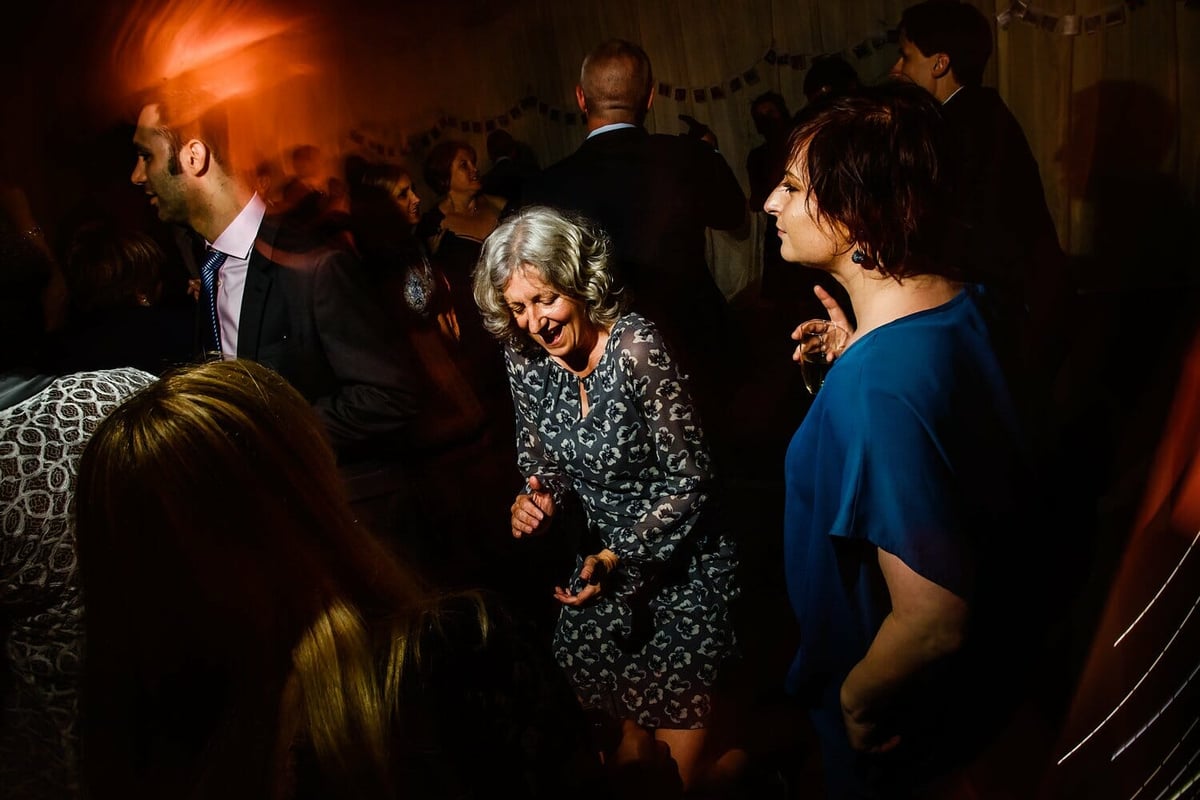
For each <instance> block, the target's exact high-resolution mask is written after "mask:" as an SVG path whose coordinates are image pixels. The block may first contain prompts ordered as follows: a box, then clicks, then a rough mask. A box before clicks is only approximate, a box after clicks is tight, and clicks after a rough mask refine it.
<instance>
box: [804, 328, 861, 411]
mask: <svg viewBox="0 0 1200 800" xmlns="http://www.w3.org/2000/svg"><path fill="white" fill-rule="evenodd" d="M792 337H793V338H796V339H799V340H800V344H799V346H798V347H797V348H796V353H795V355H794V356H793V358H795V359H796V360H797V361H799V362H800V374H801V375H802V376H803V377H804V386H805V387H806V388H807V389H808V391H809V393H810V394H814V395H815V394H816V393H817V391H818V390H820V388H821V385H822V384H823V383H825V375H826V373H828V372H829V367H830V366H831V365H832V364H833V361H834V359H836V358H837V357H838V356H840V355H841V354H842V351H843V350H844V349H846V344H847V342H849V341H850V333H849V331H847V330H846V329H845V328H843V327H842V326H840V325H837V324H836V323H833V322H830V321H829V320H827V319H810V320H808V321H807V322H802V323H800V326H799V327H798V328H797V329H796V333H795V334H793V335H792Z"/></svg>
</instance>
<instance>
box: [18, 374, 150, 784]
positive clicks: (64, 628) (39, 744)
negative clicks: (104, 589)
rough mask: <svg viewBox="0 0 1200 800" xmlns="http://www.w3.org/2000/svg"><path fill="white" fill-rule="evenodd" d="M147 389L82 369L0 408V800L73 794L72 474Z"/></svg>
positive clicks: (76, 674)
mask: <svg viewBox="0 0 1200 800" xmlns="http://www.w3.org/2000/svg"><path fill="white" fill-rule="evenodd" d="M153 381H154V376H153V375H149V374H147V373H144V372H140V371H138V370H136V369H119V370H111V371H106V372H84V373H79V374H76V375H70V376H68V377H65V378H60V379H58V380H56V381H54V382H52V383H51V384H50V385H49V386H47V387H46V388H45V389H43V390H42V391H41V392H40V393H38V394H36V395H34V396H33V397H31V398H29V399H27V400H25V401H24V402H21V403H18V404H17V405H15V406H13V407H11V408H7V409H3V410H0V637H2V638H0V643H2V644H3V647H4V652H3V657H2V659H0V677H2V678H3V680H0V688H2V689H3V694H2V696H0V797H21V798H27V797H28V798H43V797H44V798H63V797H73V796H75V795H77V794H78V771H77V765H76V747H77V729H76V724H75V718H76V715H77V711H78V700H79V698H78V691H79V678H80V656H81V652H80V651H81V649H82V643H83V620H82V618H81V616H80V615H81V604H80V597H79V579H78V576H77V574H76V563H75V530H74V523H73V521H72V519H71V518H70V514H69V507H70V503H71V497H72V495H73V493H74V490H75V470H76V467H77V466H78V464H79V456H80V454H82V452H83V447H84V445H85V444H86V443H87V440H88V437H89V436H91V434H92V432H93V431H94V430H95V429H96V426H97V425H98V424H99V423H100V420H101V419H103V418H104V417H105V416H106V415H107V414H108V413H109V412H110V411H112V410H113V409H114V408H116V406H117V405H118V404H120V403H121V402H122V401H123V400H124V399H125V398H126V397H128V396H129V395H131V394H133V393H134V392H135V391H136V390H138V389H140V388H142V387H143V386H146V385H148V384H150V383H152V382H153Z"/></svg>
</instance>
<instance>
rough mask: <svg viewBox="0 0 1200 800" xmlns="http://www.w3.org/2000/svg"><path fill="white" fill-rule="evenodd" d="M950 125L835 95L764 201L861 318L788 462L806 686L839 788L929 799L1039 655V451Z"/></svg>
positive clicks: (917, 107) (791, 564)
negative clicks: (968, 222)
mask: <svg viewBox="0 0 1200 800" xmlns="http://www.w3.org/2000/svg"><path fill="white" fill-rule="evenodd" d="M941 127H942V119H941V114H940V109H939V107H938V104H937V102H936V101H935V100H934V99H933V98H932V97H930V96H929V95H928V93H926V92H924V91H923V90H922V89H921V88H920V87H917V86H914V85H911V84H900V83H896V84H890V85H886V86H879V87H875V88H871V89H865V90H861V91H859V92H855V93H852V94H850V95H846V96H842V97H839V98H836V99H833V100H830V101H827V102H825V103H824V104H822V105H820V106H819V107H817V108H816V109H815V110H814V111H812V112H810V113H809V114H807V115H806V117H805V118H804V119H803V120H802V121H801V122H799V123H798V125H797V127H796V129H795V130H794V131H793V133H792V138H791V157H790V160H789V164H788V167H787V170H786V172H785V175H784V179H783V182H782V183H781V184H780V185H779V186H778V187H777V188H776V189H775V191H774V192H773V193H772V194H771V196H770V197H769V198H768V200H767V203H766V205H765V209H766V211H767V212H768V213H770V214H772V215H773V216H774V217H775V218H776V221H777V227H778V230H779V236H780V237H781V240H782V241H781V246H782V253H783V257H784V258H785V259H786V260H788V261H791V262H797V263H801V264H805V265H808V266H812V267H816V268H818V269H821V270H824V271H826V272H828V273H830V274H831V275H832V276H833V277H834V278H835V279H836V280H837V281H838V282H839V283H840V284H842V286H844V287H845V288H846V291H847V292H848V294H849V296H850V299H851V302H852V303H853V308H854V312H855V314H856V316H857V321H858V325H857V329H856V330H855V331H854V332H853V333H852V335H851V337H850V340H849V344H848V345H847V347H846V348H845V349H844V351H843V352H842V353H840V354H839V355H838V356H837V359H836V361H834V363H833V365H832V367H831V368H830V370H829V373H828V375H827V377H826V378H825V383H824V385H823V386H822V387H821V388H820V390H819V392H818V393H817V395H816V397H815V399H814V401H813V404H812V407H811V408H810V410H809V412H808V414H807V415H806V417H805V419H804V422H803V424H802V425H801V426H800V429H799V430H798V431H797V432H796V434H795V436H794V438H793V439H792V442H791V445H790V447H789V449H788V452H787V457H786V506H785V570H786V574H787V582H788V593H789V597H790V600H791V603H792V607H793V610H794V612H795V614H796V618H797V621H798V623H799V626H800V637H801V638H800V647H799V650H798V652H797V654H796V657H795V660H794V661H793V664H792V667H791V670H790V673H789V675H788V688H789V689H790V691H792V692H793V693H794V694H795V695H797V696H798V697H799V698H800V699H801V700H802V701H803V702H804V703H805V704H807V706H808V707H809V709H810V718H811V719H812V721H813V723H814V726H815V728H816V730H817V733H818V735H819V738H820V742H821V748H822V756H823V761H824V765H825V780H826V786H827V788H828V790H829V794H830V796H832V797H878V796H885V797H907V796H910V795H911V794H916V793H919V792H922V791H925V790H927V789H928V787H929V784H930V782H931V781H934V780H936V779H938V778H939V776H943V775H944V773H946V772H948V771H949V770H950V769H951V767H952V766H953V765H954V764H955V763H956V761H961V760H962V759H965V758H966V757H967V756H969V755H970V753H971V750H972V749H973V748H975V747H977V746H978V745H979V744H980V742H981V741H982V740H983V739H984V738H986V735H987V734H988V732H989V731H991V730H994V728H995V719H994V712H998V711H999V710H1000V709H1001V708H1002V707H1003V706H1004V704H1005V702H1006V700H1007V699H1008V694H1007V691H1006V690H1008V689H1011V688H1013V687H1015V686H1017V685H1018V682H1017V681H1016V680H1015V678H1016V673H1015V672H1014V671H1013V670H1012V669H1011V668H1012V666H1013V663H1014V662H1013V659H1014V658H1019V657H1020V656H1021V654H1022V653H1023V652H1028V648H1027V645H1028V644H1029V638H1030V637H1029V632H1028V630H1027V629H1022V627H1021V625H1022V622H1023V621H1024V620H1025V618H1024V616H1023V615H1022V613H1021V611H1020V609H1021V606H1022V603H1024V602H1026V600H1027V597H1028V595H1029V594H1030V592H1029V591H1028V590H1029V588H1030V586H1029V581H1028V579H1027V576H1028V570H1027V569H1023V565H1024V564H1027V563H1029V562H1030V561H1031V559H1030V554H1031V552H1032V551H1033V548H1034V547H1035V545H1034V544H1032V543H1029V542H1027V541H1026V540H1025V539H1026V536H1027V533H1028V531H1029V530H1030V528H1031V522H1033V520H1032V519H1031V518H1030V514H1029V512H1028V510H1027V501H1028V498H1029V496H1030V494H1029V471H1028V460H1027V458H1026V449H1025V448H1024V447H1023V446H1022V441H1023V438H1022V435H1021V431H1020V426H1019V425H1018V423H1017V418H1016V414H1015V413H1014V410H1013V403H1012V400H1011V397H1010V394H1009V390H1008V387H1007V385H1006V381H1005V379H1004V376H1003V374H1002V371H1001V369H1000V366H999V364H998V361H997V358H996V355H995V353H994V352H993V348H992V344H991V337H990V333H989V330H988V326H987V324H986V320H987V315H986V314H985V313H984V308H985V306H984V304H983V301H982V299H981V295H980V293H979V292H978V291H977V290H976V288H975V287H973V286H970V285H968V284H966V283H963V282H961V279H960V276H957V275H956V274H955V273H954V271H953V267H954V263H953V262H954V259H953V258H952V257H947V254H948V253H950V252H951V251H950V250H949V248H948V245H947V242H949V241H950V232H951V231H952V230H953V229H954V228H953V224H952V222H951V217H950V213H949V212H950V209H948V208H947V207H946V205H945V204H944V202H943V200H942V198H943V194H942V189H941V187H942V183H943V175H944V173H945V171H946V169H947V167H948V165H947V164H945V163H943V162H942V160H941V159H940V153H941V146H940V138H941ZM818 294H819V295H820V294H821V292H819V291H818ZM822 300H823V301H824V302H825V304H826V306H827V307H828V308H830V310H831V312H832V313H833V316H834V317H835V319H838V318H839V316H840V311H839V309H838V308H837V306H836V304H834V303H833V301H832V299H831V298H829V296H828V295H822ZM841 321H843V322H844V318H842V319H841ZM797 355H799V354H797ZM1021 559H1024V561H1022V560H1021ZM1014 585H1020V586H1021V588H1022V590H1023V591H1014Z"/></svg>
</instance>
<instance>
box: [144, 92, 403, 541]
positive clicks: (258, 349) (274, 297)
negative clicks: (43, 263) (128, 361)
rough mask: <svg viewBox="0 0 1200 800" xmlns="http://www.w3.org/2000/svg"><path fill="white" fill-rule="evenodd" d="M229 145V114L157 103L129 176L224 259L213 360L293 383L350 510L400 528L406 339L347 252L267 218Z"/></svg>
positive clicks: (190, 98) (203, 325) (205, 308)
mask: <svg viewBox="0 0 1200 800" xmlns="http://www.w3.org/2000/svg"><path fill="white" fill-rule="evenodd" d="M228 141H229V137H228V120H227V119H225V118H224V114H223V110H222V109H221V107H220V106H219V105H217V104H213V103H212V102H211V99H210V98H207V97H205V96H203V95H200V94H194V93H189V92H186V91H179V92H172V93H170V94H165V93H164V94H163V95H161V96H157V97H155V98H153V100H152V102H149V103H147V104H146V105H145V106H144V107H143V108H142V110H141V113H140V115H139V117H138V122H137V129H136V131H135V134H134V138H133V143H134V146H135V148H136V150H137V163H136V164H135V166H134V169H133V174H132V175H131V176H130V177H131V180H132V181H133V183H134V184H136V185H138V186H140V187H142V188H143V189H144V190H145V192H146V194H147V195H148V196H149V197H150V202H151V204H152V205H154V206H155V208H156V209H157V211H158V216H159V218H160V219H162V220H163V221H165V222H170V223H175V224H179V225H186V226H188V227H189V228H191V230H193V231H194V232H195V233H196V234H197V235H198V236H199V237H201V238H203V240H204V242H205V243H206V245H207V254H212V253H214V251H215V252H216V253H219V254H220V255H219V256H217V258H216V259H215V260H217V261H219V262H220V264H219V265H218V267H217V269H216V272H215V275H216V279H215V280H214V281H210V282H209V288H207V289H206V290H205V291H204V293H203V294H202V297H201V301H200V304H199V309H198V316H199V318H200V325H199V327H200V329H201V335H202V337H204V340H205V341H204V345H205V346H204V348H203V349H205V350H209V351H213V350H216V351H218V352H220V353H221V354H222V355H223V356H224V357H225V358H233V357H235V356H236V357H239V358H248V359H252V360H255V361H258V362H260V363H262V364H265V365H266V366H269V367H271V368H272V369H275V370H276V371H277V372H279V373H280V374H281V375H283V377H285V378H286V379H287V380H288V381H289V382H290V383H292V385H293V386H295V387H296V389H297V390H299V391H300V393H301V394H303V395H304V396H305V397H306V398H307V399H308V400H309V401H310V402H311V403H312V404H313V407H314V408H315V409H316V411H317V414H318V415H319V416H320V417H321V419H322V421H323V422H324V424H325V430H326V431H327V433H328V435H329V439H330V442H331V443H332V444H333V446H334V449H335V451H336V452H337V454H338V459H339V463H340V465H341V466H342V470H343V475H344V477H346V479H347V488H348V490H349V491H350V494H351V500H352V501H354V502H355V504H356V507H357V508H358V509H359V510H360V511H361V512H362V513H363V514H364V516H365V517H366V518H367V519H368V520H369V521H370V522H372V523H374V524H375V525H376V526H377V527H380V528H382V529H395V527H396V526H397V525H398V524H400V519H399V516H398V515H399V514H400V513H401V511H400V506H399V499H398V498H399V496H400V494H401V493H402V489H403V486H402V483H403V479H402V471H400V470H399V469H398V467H397V465H396V464H395V463H394V462H395V453H396V452H397V447H396V443H397V439H398V437H399V436H400V435H401V434H402V433H403V431H404V429H405V427H406V425H407V424H408V423H409V421H410V420H411V419H412V417H413V416H414V414H415V411H416V402H415V395H414V389H415V386H414V384H413V382H412V378H411V375H410V373H409V371H408V369H407V366H406V364H405V362H404V361H403V360H402V359H401V355H402V351H401V350H400V349H399V341H400V340H399V339H398V338H397V336H396V334H397V332H396V331H394V330H393V329H392V327H391V326H390V324H389V323H388V322H387V320H386V318H385V316H384V314H383V311H382V309H381V308H379V307H378V306H377V305H376V304H375V302H374V300H373V299H372V298H371V295H370V293H369V289H368V287H367V286H366V285H365V284H364V282H363V281H364V276H363V275H362V274H361V270H360V269H359V268H358V264H357V262H356V261H355V260H354V258H353V257H352V256H351V255H350V254H349V253H347V252H343V251H340V250H334V249H331V248H328V247H324V246H321V245H317V244H310V243H309V242H307V241H306V235H305V234H303V233H301V232H297V231H293V230H289V229H288V228H287V227H286V226H282V225H280V224H278V223H277V222H276V221H273V220H268V219H265V217H266V205H265V203H264V202H263V200H262V198H260V197H258V195H257V194H255V193H254V192H253V191H252V190H251V189H250V188H249V187H248V186H247V185H246V184H245V183H244V182H243V181H242V179H241V178H240V177H239V173H238V172H237V171H236V170H235V169H234V168H233V166H232V164H231V163H230V156H229V150H228ZM207 258H208V255H205V256H204V257H202V258H201V260H202V261H203V260H205V259H207ZM385 532H386V531H385Z"/></svg>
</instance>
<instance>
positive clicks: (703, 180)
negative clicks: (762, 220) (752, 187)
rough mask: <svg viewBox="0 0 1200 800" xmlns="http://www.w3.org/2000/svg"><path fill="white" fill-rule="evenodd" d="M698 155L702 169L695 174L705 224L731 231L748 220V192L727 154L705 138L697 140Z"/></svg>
mask: <svg viewBox="0 0 1200 800" xmlns="http://www.w3.org/2000/svg"><path fill="white" fill-rule="evenodd" d="M696 148H697V149H698V150H700V151H701V152H700V154H699V155H698V159H699V161H700V163H701V164H702V165H703V169H701V170H698V171H697V174H696V175H695V177H696V178H697V179H698V181H699V182H698V183H697V184H696V185H695V189H696V195H695V197H696V198H697V199H700V200H702V201H703V202H704V204H705V205H704V217H705V219H704V224H705V225H707V226H708V227H710V228H713V229H714V230H719V231H732V230H735V229H737V228H741V227H742V225H743V224H744V223H745V222H746V194H745V192H743V191H742V185H741V184H740V183H738V179H737V176H736V175H734V174H733V170H732V169H731V168H730V167H729V162H727V161H726V160H725V156H723V155H721V154H720V153H719V152H717V151H716V150H714V149H712V148H711V147H709V146H708V145H706V144H704V143H703V142H697V143H696Z"/></svg>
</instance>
